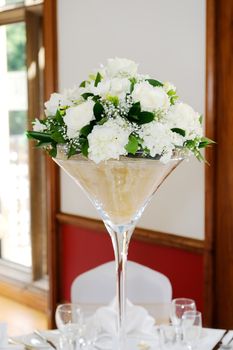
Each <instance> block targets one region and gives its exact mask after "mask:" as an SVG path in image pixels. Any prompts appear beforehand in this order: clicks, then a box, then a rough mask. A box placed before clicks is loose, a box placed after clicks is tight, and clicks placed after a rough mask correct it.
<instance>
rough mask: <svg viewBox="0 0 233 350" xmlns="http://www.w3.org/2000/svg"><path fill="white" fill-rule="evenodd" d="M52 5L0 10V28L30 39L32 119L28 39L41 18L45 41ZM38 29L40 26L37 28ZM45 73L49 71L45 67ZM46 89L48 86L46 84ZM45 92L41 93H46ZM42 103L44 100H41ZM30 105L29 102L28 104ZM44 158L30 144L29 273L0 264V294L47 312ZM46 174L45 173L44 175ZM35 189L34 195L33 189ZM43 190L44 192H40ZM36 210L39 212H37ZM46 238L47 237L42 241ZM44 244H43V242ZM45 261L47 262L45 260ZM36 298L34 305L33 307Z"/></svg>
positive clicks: (33, 93)
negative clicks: (20, 27) (16, 27)
mask: <svg viewBox="0 0 233 350" xmlns="http://www.w3.org/2000/svg"><path fill="white" fill-rule="evenodd" d="M48 3H51V2H50V1H49V0H46V1H35V2H30V1H27V4H26V5H22V4H16V5H11V6H7V7H4V8H3V9H0V23H1V25H7V24H12V23H17V22H21V21H24V22H25V24H26V32H27V38H28V37H29V40H28V42H31V47H29V46H28V45H27V67H29V66H30V64H31V62H34V63H35V64H36V68H37V75H36V76H35V78H33V79H30V80H29V81H28V100H29V105H28V115H30V116H31V118H32V117H33V116H35V114H36V115H38V116H39V113H40V110H41V106H40V102H39V99H38V97H37V96H38V93H39V89H40V87H39V85H40V84H39V79H38V74H42V73H39V71H40V68H39V64H38V50H39V42H36V41H35V40H31V41H30V36H32V37H33V35H34V34H35V33H37V32H38V29H39V22H40V17H41V16H42V17H43V36H44V38H43V39H44V40H45V39H46V37H47V33H44V30H45V28H46V25H45V20H46V22H47V24H48V18H47V14H46V12H45V6H48V5H47V4H48ZM40 25H41V24H40ZM45 69H47V70H48V68H47V67H46V66H45ZM44 80H45V81H44V85H45V83H46V82H47V79H44ZM47 86H48V82H47ZM47 86H46V88H44V90H45V91H46V90H48V89H47ZM43 100H44V96H43ZM31 101H32V102H31ZM29 125H30V128H31V120H30V119H29V123H28V127H29ZM44 158H46V156H45V155H44V154H43V153H42V152H40V151H38V152H36V151H35V148H34V146H33V145H32V143H30V144H29V159H30V161H29V164H30V187H31V190H30V197H31V200H30V202H31V211H32V215H33V213H34V215H33V216H32V218H31V221H32V223H31V229H32V230H33V234H32V257H33V261H32V269H30V268H26V267H23V266H21V265H19V264H15V263H11V262H7V261H1V262H0V293H1V294H2V295H5V296H7V297H11V298H12V299H15V300H17V301H19V302H21V303H24V304H25V305H28V306H31V307H34V308H37V309H39V310H42V311H44V312H47V310H48V290H49V281H48V277H47V276H46V274H47V273H48V271H47V265H48V263H47V264H46V266H45V264H42V263H41V262H42V261H43V258H44V257H45V254H46V255H48V254H47V252H48V249H46V251H45V249H44V244H46V246H47V242H46V243H45V239H46V241H48V238H47V236H48V235H47V232H46V235H45V234H43V235H44V237H43V238H42V231H43V232H45V231H47V228H48V227H49V226H50V224H49V223H48V222H47V220H49V219H50V218H49V217H46V213H44V214H43V215H44V217H45V220H46V221H44V223H43V224H41V220H40V218H41V215H37V213H38V210H42V207H43V206H44V205H45V203H46V198H45V195H46V193H47V190H46V186H47V184H46V181H45V180H46V176H45V175H44V177H41V168H42V167H45V166H47V159H44ZM45 173H46V170H45V169H44V174H45ZM35 188H36V189H37V191H34V190H33V189H35ZM42 189H43V191H42ZM38 208H39V209H38ZM45 236H46V237H45ZM42 239H43V240H44V244H43V241H42ZM47 260H48V259H47ZM35 297H36V300H37V302H36V303H35Z"/></svg>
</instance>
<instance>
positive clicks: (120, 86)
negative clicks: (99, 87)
mask: <svg viewBox="0 0 233 350" xmlns="http://www.w3.org/2000/svg"><path fill="white" fill-rule="evenodd" d="M129 92H130V81H129V79H127V78H113V79H112V80H111V87H110V91H109V94H110V95H111V96H118V97H119V98H124V97H125V95H126V94H127V93H129Z"/></svg>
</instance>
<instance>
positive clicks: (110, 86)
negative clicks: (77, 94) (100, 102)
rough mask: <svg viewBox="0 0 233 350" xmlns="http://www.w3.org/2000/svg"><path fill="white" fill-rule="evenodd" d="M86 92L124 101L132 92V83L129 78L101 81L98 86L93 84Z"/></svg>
mask: <svg viewBox="0 0 233 350" xmlns="http://www.w3.org/2000/svg"><path fill="white" fill-rule="evenodd" d="M86 91H87V92H91V93H92V94H94V95H98V96H101V97H104V98H106V97H107V96H108V95H110V96H118V97H119V98H122V99H123V98H124V97H125V95H126V94H127V93H128V92H130V81H129V79H128V78H113V79H107V80H101V81H100V82H99V84H98V85H97V86H95V84H94V82H92V83H91V84H90V85H89V86H88V87H87V90H86Z"/></svg>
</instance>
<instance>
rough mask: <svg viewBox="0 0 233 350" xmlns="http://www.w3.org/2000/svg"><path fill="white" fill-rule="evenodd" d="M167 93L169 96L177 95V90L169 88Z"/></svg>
mask: <svg viewBox="0 0 233 350" xmlns="http://www.w3.org/2000/svg"><path fill="white" fill-rule="evenodd" d="M167 94H168V96H170V97H171V96H175V95H176V91H175V90H169V91H168V92H167Z"/></svg>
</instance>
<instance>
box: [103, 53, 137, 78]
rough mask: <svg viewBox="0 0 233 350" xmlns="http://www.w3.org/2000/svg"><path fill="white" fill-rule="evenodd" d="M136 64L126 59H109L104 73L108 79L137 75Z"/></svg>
mask: <svg viewBox="0 0 233 350" xmlns="http://www.w3.org/2000/svg"><path fill="white" fill-rule="evenodd" d="M137 70H138V64H137V63H135V62H134V61H131V60H128V59H126V58H118V57H116V58H110V59H108V62H107V66H106V72H107V74H108V75H109V76H110V77H116V76H130V77H133V76H135V75H136V74H137Z"/></svg>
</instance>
